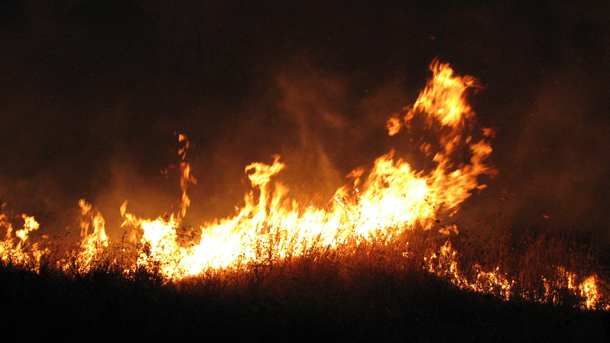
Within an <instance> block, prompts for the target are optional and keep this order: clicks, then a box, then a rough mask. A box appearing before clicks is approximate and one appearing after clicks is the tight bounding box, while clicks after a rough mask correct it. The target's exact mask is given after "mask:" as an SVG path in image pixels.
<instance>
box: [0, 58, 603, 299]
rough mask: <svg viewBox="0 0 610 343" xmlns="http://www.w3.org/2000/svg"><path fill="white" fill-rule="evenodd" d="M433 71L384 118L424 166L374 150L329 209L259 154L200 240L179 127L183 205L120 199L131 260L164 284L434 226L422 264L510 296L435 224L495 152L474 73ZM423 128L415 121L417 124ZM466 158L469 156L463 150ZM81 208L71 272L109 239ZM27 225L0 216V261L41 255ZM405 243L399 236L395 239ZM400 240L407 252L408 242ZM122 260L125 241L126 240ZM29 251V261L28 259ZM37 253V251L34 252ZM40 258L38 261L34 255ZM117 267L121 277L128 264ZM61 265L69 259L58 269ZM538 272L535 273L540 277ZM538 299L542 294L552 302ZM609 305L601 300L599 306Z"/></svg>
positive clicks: (30, 221) (589, 281) (474, 186)
mask: <svg viewBox="0 0 610 343" xmlns="http://www.w3.org/2000/svg"><path fill="white" fill-rule="evenodd" d="M430 70H431V71H432V73H433V75H432V78H431V79H430V80H429V81H428V83H427V84H426V87H425V88H424V90H422V91H421V93H420V94H419V97H418V99H417V100H416V101H415V103H414V104H413V106H411V107H407V108H405V111H404V113H403V114H394V115H393V116H392V117H391V118H390V119H389V121H388V122H387V129H388V134H389V135H390V136H397V139H398V138H400V136H398V134H399V133H400V131H402V130H403V129H406V131H408V132H407V133H406V134H411V133H412V132H413V131H415V130H416V129H423V130H425V131H426V132H427V133H428V136H429V139H428V136H426V137H427V139H426V141H425V142H423V141H422V142H421V143H420V145H419V146H418V148H419V150H420V151H421V152H422V153H424V155H425V156H427V157H429V160H430V161H429V162H430V163H431V166H432V167H431V168H429V169H428V170H427V171H425V172H424V171H418V170H415V169H414V168H413V167H412V166H411V165H410V164H409V163H408V161H405V160H404V159H401V158H396V157H395V156H396V155H397V154H396V153H395V152H394V151H389V152H387V153H386V154H384V155H382V156H380V157H378V158H377V159H376V160H375V162H374V165H373V167H372V168H371V169H370V170H368V171H366V172H364V171H362V170H355V171H353V172H352V173H351V174H350V175H348V177H350V178H351V180H352V181H351V182H349V183H347V184H346V185H344V186H342V187H340V188H338V189H337V190H336V191H335V192H334V195H333V196H332V198H330V199H328V202H327V204H326V206H323V207H317V206H315V205H313V204H309V203H304V202H303V201H302V200H300V199H292V198H290V197H289V195H288V194H289V188H288V186H286V185H285V184H283V183H282V182H281V181H280V180H278V175H281V173H282V171H283V170H284V169H285V167H286V166H285V164H284V163H283V162H282V159H281V157H280V156H275V157H274V161H273V163H272V164H271V165H268V164H265V163H260V162H255V163H252V164H250V165H248V166H247V167H245V169H244V172H245V174H246V175H247V177H248V179H249V181H250V184H251V187H252V190H251V191H250V192H247V193H246V194H245V195H244V205H243V207H241V208H239V209H237V211H236V214H235V215H234V216H232V217H227V218H219V219H215V220H213V221H212V222H208V223H203V224H202V225H201V227H200V229H201V237H200V240H199V239H198V240H196V241H198V243H194V241H186V242H185V241H184V240H183V239H181V237H180V234H179V232H178V229H179V228H180V227H181V222H182V219H183V218H184V217H185V215H186V212H187V209H188V207H189V205H190V198H189V197H188V195H187V189H188V185H189V183H193V184H195V183H196V182H197V181H196V179H195V178H194V177H193V176H192V175H191V167H190V165H189V163H187V162H186V161H185V156H186V153H187V150H188V148H189V147H190V143H189V141H188V140H187V138H186V137H185V136H184V135H179V141H180V142H182V143H183V144H184V146H183V148H181V149H180V151H179V155H180V157H181V162H180V172H181V180H180V187H181V190H182V201H181V205H180V208H179V211H178V212H177V213H170V214H169V215H160V216H159V217H158V218H156V219H144V218H139V217H137V216H136V215H134V214H131V213H129V212H128V204H127V202H125V203H124V204H123V206H121V209H120V211H121V215H122V217H123V223H122V224H121V228H122V229H123V230H126V231H127V232H129V234H128V235H127V236H126V237H127V240H128V241H129V242H130V243H131V244H132V245H133V246H136V247H139V250H138V252H137V254H136V256H135V265H136V267H137V268H144V269H146V270H149V271H151V272H155V273H159V274H161V275H162V276H163V277H164V278H165V280H167V281H168V282H170V281H176V280H180V279H183V278H185V277H188V276H193V275H200V274H202V273H206V272H207V271H209V270H226V269H238V268H248V266H251V265H254V264H264V263H271V262H273V261H278V260H282V259H285V258H288V257H291V256H301V255H304V254H306V253H307V252H308V251H311V250H312V249H313V250H320V251H322V250H329V249H330V250H332V249H338V248H340V247H345V246H358V245H359V244H362V243H365V242H371V241H374V240H375V239H377V238H379V237H384V238H385V239H389V240H390V241H392V240H395V241H401V238H400V237H404V234H405V233H409V232H411V231H413V230H415V228H421V229H424V230H431V229H433V228H435V230H438V231H439V233H440V234H442V235H443V236H444V237H445V238H446V239H447V240H446V242H445V243H444V244H443V245H442V246H440V249H439V250H438V251H434V252H429V253H426V254H424V256H423V259H424V269H425V270H427V271H429V272H431V273H434V274H437V275H440V276H444V277H446V278H447V279H448V280H450V281H451V282H453V283H455V284H456V285H458V286H459V287H462V288H464V289H469V290H474V291H478V292H482V293H491V294H496V295H499V296H500V297H501V298H503V299H507V300H508V299H510V298H511V296H513V295H515V293H514V292H515V291H514V284H515V282H516V281H514V280H511V279H510V277H508V276H507V275H506V274H504V273H502V272H501V268H500V267H496V268H492V269H487V270H484V268H482V267H480V266H479V265H475V267H474V268H473V270H472V271H470V273H474V277H471V276H468V275H467V273H465V272H464V270H463V267H462V265H461V264H460V262H459V261H458V256H459V253H458V252H457V251H456V250H455V249H454V248H453V246H452V244H451V242H450V240H449V238H451V237H452V236H456V235H459V230H458V227H457V226H456V225H445V226H442V227H440V228H439V227H438V225H437V226H435V223H436V222H437V218H438V217H439V216H440V215H452V214H454V213H455V212H456V211H458V210H459V207H460V204H462V203H463V202H464V201H465V200H466V199H467V198H468V197H470V196H471V195H472V192H473V191H475V190H482V189H484V188H485V185H484V184H480V183H479V177H480V176H481V175H483V174H493V173H494V172H495V171H494V170H493V169H492V168H491V167H490V166H489V165H488V161H487V160H488V158H489V156H490V155H491V153H492V148H491V145H490V140H491V139H492V138H493V136H494V135H495V131H494V130H493V129H490V128H481V127H478V126H477V123H476V116H475V114H474V112H473V111H472V108H471V107H470V105H469V104H468V103H467V101H466V91H467V90H468V89H469V88H472V87H476V85H477V82H476V80H475V79H474V78H473V77H471V76H463V77H460V76H455V75H454V72H453V70H452V69H451V68H450V66H449V65H448V64H444V63H440V62H439V61H437V60H435V61H433V62H432V63H431V65H430ZM418 125H419V126H422V125H423V127H421V128H417V126H418ZM464 154H466V156H464ZM79 205H80V208H81V215H82V219H81V237H82V240H81V243H80V250H79V251H78V253H77V256H76V264H77V266H78V267H77V270H78V272H82V273H86V272H88V271H90V270H92V268H94V266H95V263H96V261H97V260H99V259H101V258H102V255H103V254H104V252H105V251H107V250H108V248H109V244H110V243H111V242H110V240H109V238H108V237H107V236H106V231H105V226H104V225H105V223H104V219H103V217H102V215H101V214H100V213H99V212H98V211H96V210H94V209H93V207H92V205H91V204H89V203H87V202H86V201H85V200H81V201H80V202H79ZM23 219H24V220H25V224H24V226H23V229H21V230H19V231H17V232H16V233H15V236H16V238H18V239H19V240H18V241H16V240H15V237H13V235H12V230H13V229H12V225H11V223H10V222H9V221H8V219H7V218H6V216H4V215H0V227H4V228H5V229H6V231H7V233H6V238H5V240H4V241H3V242H1V243H0V256H2V260H3V261H7V260H9V259H10V260H14V261H18V262H19V263H20V264H22V265H27V264H28V263H31V262H30V261H34V262H35V261H36V257H35V254H34V255H32V254H30V253H28V251H29V252H32V251H38V250H36V249H30V250H28V251H26V250H24V247H23V246H24V244H25V242H26V241H27V237H28V234H29V233H30V232H31V231H34V230H37V229H38V223H37V222H36V221H35V220H34V218H33V217H28V216H25V215H24V216H23ZM401 242H402V241H401ZM401 244H403V245H402V246H401V248H402V249H404V251H405V252H406V251H407V250H408V249H407V248H408V242H403V243H401ZM121 247H122V248H121V249H122V250H121V256H122V254H123V251H125V248H124V247H123V245H121ZM27 256H30V257H27ZM31 256H34V257H31ZM37 256H38V261H39V259H40V253H39V255H37ZM117 258H118V257H116V256H115V257H114V259H115V260H114V261H113V263H116V264H119V265H121V267H123V268H124V269H123V271H124V273H125V274H127V275H128V274H129V273H131V272H132V271H133V269H130V268H129V267H125V266H123V263H122V262H120V263H119V262H117V260H116V259H117ZM62 268H63V269H64V270H68V266H67V264H64V266H63V267H62ZM570 277H571V279H570V280H571V281H570V284H569V285H568V288H569V289H570V290H572V291H573V292H574V293H575V294H577V295H579V296H582V297H584V298H585V304H584V305H583V307H584V308H588V309H592V308H596V307H597V306H598V304H602V303H603V304H607V301H606V300H605V299H602V297H601V295H600V293H599V290H598V287H597V284H598V282H599V280H598V279H597V278H596V276H595V275H592V276H590V277H588V278H586V279H585V280H584V281H582V282H581V283H580V284H575V283H574V281H573V279H574V278H575V277H572V276H570ZM541 278H542V276H541ZM550 293H551V291H550V290H548V289H547V295H541V296H539V297H538V299H546V298H548V294H550ZM605 306H606V308H607V306H608V305H605Z"/></svg>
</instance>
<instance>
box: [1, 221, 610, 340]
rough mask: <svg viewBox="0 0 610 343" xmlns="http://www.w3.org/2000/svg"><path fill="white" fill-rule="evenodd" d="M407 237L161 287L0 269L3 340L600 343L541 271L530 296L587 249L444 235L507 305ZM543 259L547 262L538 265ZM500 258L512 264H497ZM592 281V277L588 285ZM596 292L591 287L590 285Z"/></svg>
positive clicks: (590, 314) (597, 313)
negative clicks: (496, 273)
mask: <svg viewBox="0 0 610 343" xmlns="http://www.w3.org/2000/svg"><path fill="white" fill-rule="evenodd" d="M416 237H419V239H416ZM507 237H508V236H507ZM410 238H411V240H410V245H409V247H410V250H409V251H411V253H407V254H405V252H404V249H403V250H401V249H398V246H397V245H395V244H388V243H387V242H385V243H384V242H371V243H368V244H361V245H359V246H351V247H349V249H347V247H346V249H344V250H340V249H339V250H326V251H324V250H312V251H311V252H310V253H309V254H306V255H303V256H298V257H292V258H286V259H273V258H270V259H268V260H261V262H260V263H256V264H250V265H247V266H243V267H242V268H238V269H231V270H209V271H207V272H204V273H201V274H200V275H198V276H195V277H189V278H185V279H182V280H180V281H175V282H168V281H167V280H165V279H164V278H163V276H162V275H160V274H158V273H155V271H154V268H152V269H151V268H149V267H145V266H140V267H137V266H135V267H133V268H132V269H131V272H130V273H129V275H126V274H125V273H124V271H123V272H121V270H120V269H119V268H118V264H116V261H118V260H117V259H114V260H113V261H115V263H114V264H113V263H110V262H109V261H111V260H109V259H107V260H98V261H97V262H96V263H97V264H96V267H95V268H93V269H91V270H89V271H87V272H78V271H77V269H74V270H72V271H65V270H64V271H62V270H59V269H57V268H55V267H54V264H53V263H51V260H50V259H46V260H45V259H44V258H43V259H42V261H43V262H42V263H41V264H40V265H39V268H38V270H37V271H32V270H28V269H27V268H23V266H17V265H14V264H13V265H12V264H11V262H10V261H8V262H6V261H5V263H4V264H3V266H2V268H0V303H1V304H2V312H1V318H0V323H2V324H1V326H2V328H3V331H4V332H6V333H9V332H17V333H18V334H20V335H21V336H20V337H27V336H30V335H36V336H38V335H42V336H46V337H49V336H51V335H68V336H76V337H81V338H85V339H86V338H88V337H97V336H109V337H116V338H124V337H134V338H140V337H147V336H157V337H166V338H168V339H170V338H179V337H183V338H187V339H189V340H201V341H246V340H248V341H319V340H322V339H324V340H333V341H415V342H426V341H431V342H433V341H440V340H448V341H451V342H454V341H464V342H472V341H494V342H495V341H507V342H515V341H549V342H551V341H552V342H607V341H608V339H610V336H609V332H610V331H609V330H610V313H608V312H607V311H601V310H582V309H580V307H582V306H583V305H582V304H583V301H584V299H583V298H582V297H580V296H579V294H578V293H577V292H576V293H575V292H573V291H571V290H570V289H568V285H567V284H565V285H564V287H562V286H561V285H562V282H564V281H562V280H561V276H555V277H556V278H557V280H555V281H554V284H553V285H554V287H555V289H553V290H552V292H551V293H548V294H547V296H546V297H545V296H541V295H540V294H541V293H537V292H543V290H540V289H537V287H538V288H540V287H542V288H544V285H543V283H542V281H541V277H540V276H541V275H545V273H550V271H551V270H556V268H555V269H553V268H551V266H555V265H556V264H555V263H558V262H562V263H564V266H565V267H566V268H575V267H577V266H580V267H581V269H579V270H581V271H582V272H585V270H584V269H582V268H584V267H585V266H586V263H588V266H587V268H602V266H601V265H599V264H595V265H593V264H592V263H591V262H590V261H589V262H587V254H591V253H593V250H592V249H591V247H587V246H586V245H585V244H581V246H580V250H579V249H572V251H573V253H568V251H569V249H568V250H560V248H561V247H563V246H565V245H566V244H567V245H570V244H572V245H574V244H576V241H577V239H576V238H574V237H572V238H571V239H570V240H569V242H566V240H567V238H566V237H565V236H564V237H563V238H562V239H559V238H551V237H547V236H541V235H538V236H537V237H535V236H534V235H532V234H528V235H523V237H520V238H515V237H510V238H506V239H503V240H500V239H496V240H495V241H496V243H495V245H492V246H489V244H487V245H485V244H482V243H481V242H484V240H482V239H480V238H479V239H478V240H477V239H475V238H471V239H470V240H469V241H465V240H462V241H460V240H459V239H454V241H455V243H454V244H453V245H454V247H455V249H456V251H460V249H461V252H460V253H459V256H456V257H455V260H456V261H458V262H459V266H461V267H460V268H461V270H465V271H466V270H473V269H474V267H473V266H474V265H475V264H476V265H477V266H479V267H478V268H484V266H485V265H492V264H494V265H497V263H500V264H499V265H501V266H502V267H501V269H502V270H506V271H507V273H508V272H509V271H510V272H511V273H512V275H508V276H507V277H510V278H511V280H516V281H515V283H514V286H513V287H515V289H520V290H521V291H520V293H516V292H515V293H513V294H512V295H511V296H510V297H508V298H509V300H503V299H502V298H506V297H505V296H504V295H503V293H502V292H501V290H500V288H498V287H496V288H494V287H490V288H487V289H483V290H479V291H474V290H472V289H469V288H468V287H463V286H462V287H458V285H459V282H457V283H456V280H455V279H454V278H453V277H452V276H451V273H449V269H446V270H445V272H443V271H442V270H441V269H440V268H441V267H442V263H441V261H440V258H439V261H437V262H436V265H437V266H440V267H437V268H439V269H438V270H437V271H435V272H431V271H429V270H430V269H431V268H430V266H429V265H430V263H431V262H430V261H428V262H426V259H424V257H426V256H425V253H424V252H425V251H430V249H438V248H439V247H443V246H445V244H443V245H441V243H440V241H439V242H437V243H434V242H435V239H434V237H431V234H430V233H429V231H422V232H419V233H417V234H413V235H412V236H411V237H410ZM511 242H513V243H511ZM570 242H571V243H570ZM511 244H512V247H511V246H510V245H511ZM541 246H544V247H545V249H544V250H541V249H540V247H541ZM499 248H501V249H502V250H498V249H499ZM511 249H513V250H512V251H511ZM515 249H518V250H519V251H515ZM554 249H555V250H554ZM108 251H112V249H111V247H110V248H109V250H108ZM559 251H563V253H561V254H558V252H559ZM554 253H557V255H556V260H554V261H553V263H548V261H547V263H545V262H544V259H548V258H549V256H551V255H552V254H554ZM456 254H457V253H456ZM440 255H441V254H440V253H439V256H440ZM509 255H510V256H513V257H512V259H510V260H509V258H508V256H509ZM48 256H52V255H48ZM108 256H110V255H108ZM44 261H46V262H44ZM124 267H125V266H122V268H124ZM602 269H603V268H602ZM600 270H601V269H600ZM540 273H541V274H540ZM463 274H464V275H467V273H466V272H464V273H463ZM534 274H536V275H537V276H536V277H534ZM549 275H550V274H549ZM555 275H557V274H555ZM600 275H601V274H600ZM548 277H550V276H548ZM602 281H603V277H602V276H600V277H599V279H598V284H599V285H601V284H602ZM456 284H457V285H456ZM483 284H484V283H481V285H483ZM599 289H600V292H602V290H603V288H602V287H601V286H600V288H599ZM537 294H538V295H537ZM549 294H551V295H552V296H550V295H549ZM600 306H601V305H600Z"/></svg>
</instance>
